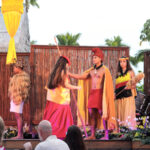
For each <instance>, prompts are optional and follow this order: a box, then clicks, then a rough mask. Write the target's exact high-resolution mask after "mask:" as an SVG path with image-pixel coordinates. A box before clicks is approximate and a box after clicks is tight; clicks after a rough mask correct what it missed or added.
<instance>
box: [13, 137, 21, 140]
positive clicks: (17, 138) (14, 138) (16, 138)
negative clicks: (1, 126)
mask: <svg viewBox="0 0 150 150" xmlns="http://www.w3.org/2000/svg"><path fill="white" fill-rule="evenodd" d="M19 139H23V136H15V137H12V138H11V140H19Z"/></svg>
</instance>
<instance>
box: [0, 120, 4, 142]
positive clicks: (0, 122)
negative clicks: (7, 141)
mask: <svg viewBox="0 0 150 150" xmlns="http://www.w3.org/2000/svg"><path fill="white" fill-rule="evenodd" d="M4 129H5V125H4V121H3V119H2V117H0V142H1V141H2V137H3V133H4Z"/></svg>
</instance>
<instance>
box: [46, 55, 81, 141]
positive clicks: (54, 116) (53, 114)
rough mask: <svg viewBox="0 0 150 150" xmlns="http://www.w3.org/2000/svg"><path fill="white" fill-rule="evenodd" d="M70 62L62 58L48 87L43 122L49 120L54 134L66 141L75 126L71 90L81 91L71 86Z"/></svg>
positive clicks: (50, 78)
mask: <svg viewBox="0 0 150 150" xmlns="http://www.w3.org/2000/svg"><path fill="white" fill-rule="evenodd" d="M68 65H70V60H69V59H68V58H67V57H65V56H60V57H59V59H58V61H57V63H56V65H55V67H54V69H53V71H52V73H51V74H50V77H49V81H48V85H47V102H46V108H45V111H44V116H43V120H49V121H50V122H51V124H52V129H53V130H52V134H53V135H56V136H57V137H58V138H60V139H64V138H65V136H66V132H67V130H68V127H69V126H71V125H73V119H72V114H71V109H70V105H69V104H70V89H80V87H78V86H74V85H71V84H70V83H69V78H68V75H67V72H68V71H67V70H68Z"/></svg>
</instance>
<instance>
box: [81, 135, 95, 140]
mask: <svg viewBox="0 0 150 150" xmlns="http://www.w3.org/2000/svg"><path fill="white" fill-rule="evenodd" d="M95 139H96V138H95V136H89V137H86V138H84V140H95Z"/></svg>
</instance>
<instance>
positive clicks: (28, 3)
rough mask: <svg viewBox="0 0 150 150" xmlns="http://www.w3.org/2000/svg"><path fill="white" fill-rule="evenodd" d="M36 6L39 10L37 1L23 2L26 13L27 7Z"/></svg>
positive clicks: (27, 0)
mask: <svg viewBox="0 0 150 150" xmlns="http://www.w3.org/2000/svg"><path fill="white" fill-rule="evenodd" d="M30 5H32V6H36V7H37V8H40V6H39V4H38V3H37V0H25V6H26V11H27V12H28V10H29V6H30Z"/></svg>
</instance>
